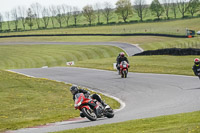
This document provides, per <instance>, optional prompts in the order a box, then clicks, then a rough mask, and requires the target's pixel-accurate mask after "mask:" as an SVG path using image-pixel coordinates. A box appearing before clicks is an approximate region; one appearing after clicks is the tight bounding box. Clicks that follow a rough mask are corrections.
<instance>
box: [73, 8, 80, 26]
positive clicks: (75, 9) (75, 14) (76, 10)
mask: <svg viewBox="0 0 200 133" xmlns="http://www.w3.org/2000/svg"><path fill="white" fill-rule="evenodd" d="M80 16H81V13H80V11H79V9H78V7H73V12H72V17H73V19H74V26H77V22H78V19H79V17H80Z"/></svg>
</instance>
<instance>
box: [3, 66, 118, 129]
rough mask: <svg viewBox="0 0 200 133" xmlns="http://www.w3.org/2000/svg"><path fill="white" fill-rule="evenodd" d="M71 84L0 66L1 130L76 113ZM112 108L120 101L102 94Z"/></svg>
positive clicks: (75, 114) (27, 125)
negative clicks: (4, 68)
mask: <svg viewBox="0 0 200 133" xmlns="http://www.w3.org/2000/svg"><path fill="white" fill-rule="evenodd" d="M69 87H70V84H65V83H63V82H55V81H51V80H47V79H41V78H30V77H26V76H23V75H19V74H16V73H12V72H8V71H3V70H0V101H1V104H0V132H1V131H5V130H11V129H12V130H14V129H18V128H25V127H33V126H38V125H43V124H46V123H51V122H57V121H63V120H68V119H70V118H74V117H79V111H75V110H74V101H73V100H72V95H71V93H70V91H69ZM101 96H102V98H103V99H105V100H106V102H107V103H108V104H110V105H111V106H112V107H113V108H115V109H116V108H119V106H120V105H119V103H118V102H117V101H115V100H113V99H111V98H108V97H105V96H103V95H101Z"/></svg>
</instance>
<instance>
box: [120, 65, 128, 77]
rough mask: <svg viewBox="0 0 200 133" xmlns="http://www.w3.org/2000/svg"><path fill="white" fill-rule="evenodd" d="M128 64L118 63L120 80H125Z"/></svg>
mask: <svg viewBox="0 0 200 133" xmlns="http://www.w3.org/2000/svg"><path fill="white" fill-rule="evenodd" d="M128 68H129V64H128V63H127V62H126V61H122V62H121V63H120V74H121V77H122V78H127V74H128Z"/></svg>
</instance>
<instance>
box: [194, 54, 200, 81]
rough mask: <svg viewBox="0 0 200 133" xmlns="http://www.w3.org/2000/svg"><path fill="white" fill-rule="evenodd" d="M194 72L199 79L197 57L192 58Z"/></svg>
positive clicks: (199, 61)
mask: <svg viewBox="0 0 200 133" xmlns="http://www.w3.org/2000/svg"><path fill="white" fill-rule="evenodd" d="M192 70H193V71H194V74H195V75H196V76H198V77H199V79H200V60H199V58H195V59H194V66H193V67H192Z"/></svg>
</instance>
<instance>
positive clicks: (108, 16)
mask: <svg viewBox="0 0 200 133" xmlns="http://www.w3.org/2000/svg"><path fill="white" fill-rule="evenodd" d="M104 6H105V8H104V10H103V15H104V17H105V18H106V22H107V24H108V23H109V21H110V19H111V18H112V15H113V12H112V5H111V4H110V3H109V2H105V3H104Z"/></svg>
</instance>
